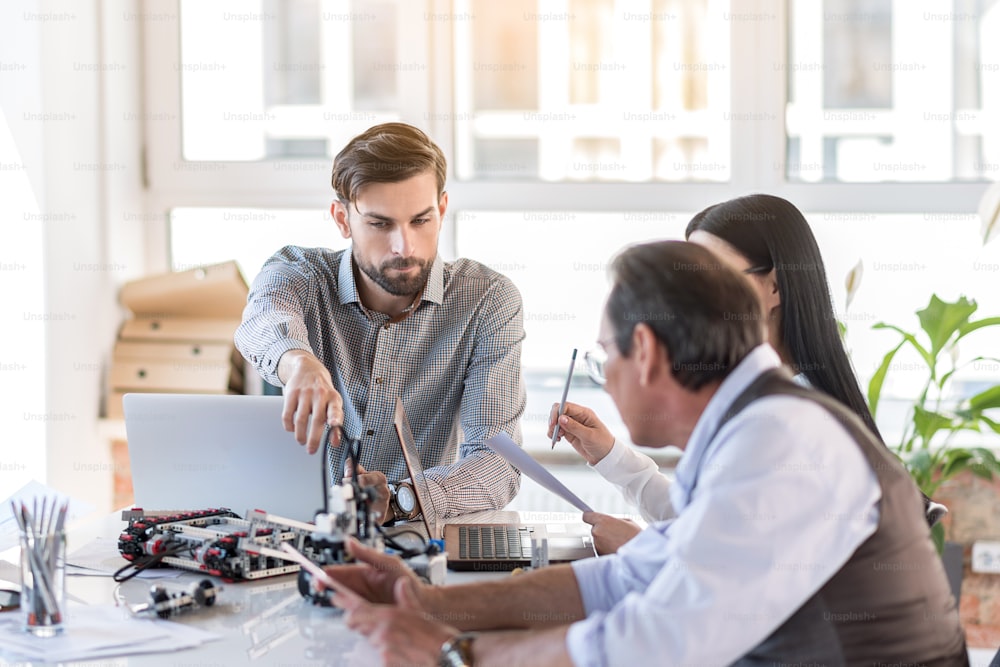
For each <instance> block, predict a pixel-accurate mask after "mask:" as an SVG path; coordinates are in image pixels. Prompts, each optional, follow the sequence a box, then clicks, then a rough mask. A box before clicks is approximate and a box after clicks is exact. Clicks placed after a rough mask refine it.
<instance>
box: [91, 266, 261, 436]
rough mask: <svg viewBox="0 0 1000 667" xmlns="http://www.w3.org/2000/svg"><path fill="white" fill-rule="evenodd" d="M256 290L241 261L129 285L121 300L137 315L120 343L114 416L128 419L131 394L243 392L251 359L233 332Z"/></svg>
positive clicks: (110, 407) (111, 394)
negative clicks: (125, 399) (125, 401)
mask: <svg viewBox="0 0 1000 667" xmlns="http://www.w3.org/2000/svg"><path fill="white" fill-rule="evenodd" d="M248 291H249V290H248V288H247V283H246V280H244V278H243V275H242V274H241V273H240V270H239V267H238V266H237V265H236V262H225V263H223V264H215V265H211V266H204V267H197V268H194V269H189V270H187V271H178V272H174V273H165V274H160V275H155V276H149V277H147V278H140V279H138V280H134V281H131V282H129V283H126V284H125V285H123V286H122V288H121V291H120V292H119V300H120V301H121V303H122V305H124V306H125V307H126V308H128V309H129V310H130V311H131V314H132V316H131V317H130V318H128V319H127V320H125V322H124V323H123V324H122V327H121V329H120V331H119V334H118V341H117V342H116V344H115V349H114V355H113V358H112V364H111V372H110V373H109V374H108V375H109V391H108V401H107V416H108V417H109V418H111V419H121V418H122V416H123V415H122V410H121V397H122V396H123V395H124V394H126V393H129V392H170V393H173V392H176V393H207V394H224V393H242V392H243V389H244V381H243V368H244V362H243V357H242V356H241V355H240V354H239V352H238V351H237V350H236V347H235V345H234V344H233V334H234V333H235V332H236V328H237V327H238V326H239V325H240V318H241V315H242V313H243V308H244V306H245V305H246V300H247V293H248Z"/></svg>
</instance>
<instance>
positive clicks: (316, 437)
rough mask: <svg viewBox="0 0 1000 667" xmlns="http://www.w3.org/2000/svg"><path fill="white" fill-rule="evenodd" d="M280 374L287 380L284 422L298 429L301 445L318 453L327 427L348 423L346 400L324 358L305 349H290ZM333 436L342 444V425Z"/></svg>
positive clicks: (280, 365) (280, 368)
mask: <svg viewBox="0 0 1000 667" xmlns="http://www.w3.org/2000/svg"><path fill="white" fill-rule="evenodd" d="M279 376H280V377H282V378H283V379H284V380H285V387H284V396H285V407H284V409H283V410H282V412H281V422H282V423H283V424H284V425H285V430H286V431H294V432H295V439H296V440H297V441H298V443H299V444H300V445H306V450H307V451H308V452H309V453H310V454H315V453H316V452H317V450H319V441H320V440H321V439H322V438H323V430H324V427H325V426H326V425H327V424H330V425H331V426H340V425H341V424H343V423H344V401H343V399H342V398H341V396H340V394H339V393H337V390H336V389H334V388H333V380H332V379H331V378H330V371H329V370H327V368H326V366H324V365H323V362H321V361H320V360H319V359H317V358H316V357H314V356H313V355H312V354H310V353H308V352H306V351H304V350H289V351H288V352H285V354H283V355H282V356H281V361H280V362H279ZM330 440H331V442H332V443H333V445H334V446H336V445H339V444H340V429H338V428H335V429H333V432H332V437H331V438H330Z"/></svg>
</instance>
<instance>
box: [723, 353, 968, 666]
mask: <svg viewBox="0 0 1000 667" xmlns="http://www.w3.org/2000/svg"><path fill="white" fill-rule="evenodd" d="M773 395H788V396H797V397H800V398H804V399H806V400H809V401H812V402H814V403H818V404H819V405H820V406H822V407H823V408H824V409H825V410H826V411H827V412H829V413H830V414H831V415H832V416H834V417H835V418H836V419H837V421H838V422H839V423H840V424H841V425H843V427H844V428H845V429H846V430H847V432H848V433H849V434H850V435H851V437H852V438H853V440H854V442H855V443H856V444H857V446H858V447H859V448H860V449H861V452H862V453H863V454H864V456H865V458H866V459H867V461H868V464H869V465H870V466H871V468H872V470H873V471H874V472H875V476H876V477H877V479H878V483H879V486H880V487H881V489H882V499H881V500H880V501H879V520H878V526H877V528H876V530H875V533H874V534H872V535H871V537H869V538H868V539H867V540H865V542H864V543H862V545H861V546H860V547H858V549H857V550H856V551H855V552H854V553H853V554H852V555H851V557H850V559H849V560H848V561H847V563H845V564H844V566H843V567H842V568H840V570H839V571H838V572H837V573H836V574H835V575H833V577H832V578H831V579H829V580H828V581H827V582H826V584H824V585H823V587H822V588H821V589H820V590H819V592H818V593H816V594H815V595H814V596H813V597H812V598H810V599H809V600H808V601H806V603H805V604H803V605H802V606H801V607H800V608H799V609H797V610H796V611H795V613H793V614H792V616H791V617H790V618H789V619H788V620H786V621H785V622H784V623H783V624H782V625H781V626H780V627H779V628H778V629H777V630H775V631H774V632H773V633H772V634H771V636H769V637H768V638H767V639H765V640H764V641H763V642H761V643H760V644H759V645H758V646H757V647H756V648H754V649H753V650H752V651H750V652H749V653H747V654H746V655H745V656H744V657H743V658H741V659H740V660H738V661H737V662H736V663H735V665H737V666H739V667H748V666H762V665H767V666H768V667H779V666H781V665H789V666H793V665H803V666H805V665H809V666H817V667H818V666H820V665H823V666H829V667H832V666H834V665H852V666H853V665H866V666H881V667H892V666H894V665H898V666H899V667H903V666H907V667H909V666H916V665H927V666H932V665H933V666H935V667H937V666H940V667H946V666H947V667H952V666H960V665H968V664H969V663H968V652H967V650H966V647H965V639H964V633H963V631H962V627H961V624H960V623H959V620H958V610H957V608H956V604H955V598H954V596H953V595H952V594H951V590H950V588H949V585H948V580H947V578H946V577H945V573H944V568H943V566H942V564H941V558H940V556H938V554H937V551H936V550H935V548H934V545H933V543H932V542H931V538H930V530H929V528H928V526H927V522H926V520H925V518H924V512H923V504H922V502H921V497H920V493H919V491H918V490H917V487H916V485H914V483H913V481H912V479H911V478H910V476H909V474H908V473H907V472H906V470H905V469H904V468H903V466H902V465H901V464H900V462H899V461H898V460H897V459H896V457H895V456H894V455H893V454H892V452H890V451H889V450H888V449H887V448H886V447H885V445H883V444H882V443H881V442H880V441H879V440H878V439H877V438H876V437H875V436H874V435H872V433H871V432H870V431H869V430H868V429H867V428H866V427H865V426H864V424H863V423H862V422H861V420H860V419H858V417H857V416H856V415H855V414H854V413H853V412H851V411H850V410H849V409H848V408H846V407H844V406H843V405H841V404H840V403H839V402H837V401H836V400H834V399H832V398H830V397H829V396H827V395H826V394H823V393H821V392H818V391H815V390H812V389H808V388H806V387H802V386H800V385H798V384H796V383H795V382H793V381H792V379H791V377H790V376H789V374H788V373H787V371H785V370H783V369H775V370H773V371H768V372H766V373H764V374H762V375H761V376H760V377H758V378H757V379H756V380H755V381H754V382H753V383H752V384H751V385H750V386H749V387H748V388H747V389H746V390H745V391H744V392H743V393H742V394H741V395H740V396H739V397H737V398H736V400H735V401H734V402H733V404H732V405H731V406H730V408H729V410H728V411H727V412H726V414H725V416H724V417H723V419H722V420H721V422H720V423H719V425H718V426H717V429H716V434H717V433H718V432H719V429H721V428H722V425H723V424H725V423H726V422H727V421H728V420H729V419H731V418H732V417H734V416H735V415H736V414H737V413H739V412H740V411H741V410H742V409H743V408H745V407H746V406H747V405H749V404H750V403H751V402H753V401H754V400H756V399H758V398H763V397H764V396H773ZM805 437H808V434H807V435H806V436H805ZM760 445H761V446H762V447H766V446H767V443H766V442H762V443H760ZM835 512H836V508H831V514H835ZM817 520H820V517H817Z"/></svg>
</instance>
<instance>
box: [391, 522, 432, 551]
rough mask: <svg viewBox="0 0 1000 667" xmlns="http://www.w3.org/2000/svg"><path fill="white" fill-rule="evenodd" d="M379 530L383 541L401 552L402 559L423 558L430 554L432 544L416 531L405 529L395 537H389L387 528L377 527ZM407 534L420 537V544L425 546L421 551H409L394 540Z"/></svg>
mask: <svg viewBox="0 0 1000 667" xmlns="http://www.w3.org/2000/svg"><path fill="white" fill-rule="evenodd" d="M377 528H378V532H380V533H382V539H384V540H385V543H386V544H388V545H389V546H390V547H392V548H393V549H395V550H396V551H399V552H400V553H401V556H402V558H413V557H414V556H422V555H423V554H429V553H430V546H431V543H430V542H429V541H428V540H427V538H425V537H424V536H423V535H422V534H421V533H419V532H418V531H416V530H412V529H410V528H404V529H403V530H399V531H396V532H395V533H394V534H393V535H389V534H388V533H386V532H385V528H383V527H382V526H377ZM406 533H409V534H411V535H416V536H417V537H419V538H420V542H421V543H422V544H423V547H422V548H420V549H408V548H406V547H404V546H402V545H401V544H400V543H399V542H397V541H396V540H395V539H393V538H394V537H395V536H397V535H403V534H406ZM431 555H433V554H431Z"/></svg>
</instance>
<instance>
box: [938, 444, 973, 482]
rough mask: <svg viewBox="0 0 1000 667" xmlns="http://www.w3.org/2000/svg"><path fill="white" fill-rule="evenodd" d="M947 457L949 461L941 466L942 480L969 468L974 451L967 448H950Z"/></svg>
mask: <svg viewBox="0 0 1000 667" xmlns="http://www.w3.org/2000/svg"><path fill="white" fill-rule="evenodd" d="M946 458H947V459H948V461H947V462H946V463H945V464H944V466H943V467H942V468H941V480H942V481H944V480H946V479H951V478H952V477H953V476H954V475H956V474H958V473H959V472H961V471H962V470H964V469H965V468H967V467H968V465H969V461H971V460H972V459H973V456H972V452H970V451H968V450H966V449H951V450H948V454H947V456H946Z"/></svg>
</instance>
